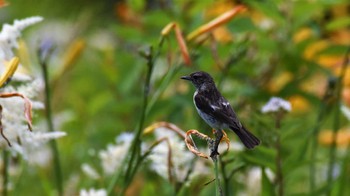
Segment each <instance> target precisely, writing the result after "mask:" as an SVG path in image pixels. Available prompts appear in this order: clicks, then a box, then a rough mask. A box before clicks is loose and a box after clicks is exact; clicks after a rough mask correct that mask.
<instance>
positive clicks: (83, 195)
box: [79, 189, 107, 196]
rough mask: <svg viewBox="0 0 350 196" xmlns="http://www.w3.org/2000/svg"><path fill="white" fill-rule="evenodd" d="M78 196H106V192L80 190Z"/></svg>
mask: <svg viewBox="0 0 350 196" xmlns="http://www.w3.org/2000/svg"><path fill="white" fill-rule="evenodd" d="M79 195H80V196H107V191H106V190H105V189H97V190H95V189H89V190H86V189H82V190H80V193H79Z"/></svg>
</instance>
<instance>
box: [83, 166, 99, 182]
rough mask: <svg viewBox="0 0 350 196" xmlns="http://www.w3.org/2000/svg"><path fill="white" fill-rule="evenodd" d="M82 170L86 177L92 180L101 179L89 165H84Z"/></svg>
mask: <svg viewBox="0 0 350 196" xmlns="http://www.w3.org/2000/svg"><path fill="white" fill-rule="evenodd" d="M81 170H82V171H83V172H84V174H85V175H86V176H88V177H90V178H91V179H94V180H96V179H99V178H100V175H99V174H98V173H97V171H96V170H95V169H94V168H93V167H91V165H89V164H87V163H83V165H81Z"/></svg>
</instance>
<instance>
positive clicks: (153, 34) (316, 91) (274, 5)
mask: <svg viewBox="0 0 350 196" xmlns="http://www.w3.org/2000/svg"><path fill="white" fill-rule="evenodd" d="M7 2H8V5H7V6H5V7H2V8H0V22H1V24H4V23H8V24H12V23H13V20H15V19H23V18H26V17H30V16H42V17H43V18H44V21H42V22H40V23H38V24H35V25H33V26H31V27H29V28H28V29H26V30H24V31H23V32H22V37H21V41H23V42H24V44H25V46H24V47H25V48H26V51H27V56H26V55H24V54H25V53H23V52H22V53H21V52H20V51H23V50H21V49H18V50H15V51H16V52H15V53H16V54H17V55H18V56H19V57H20V59H21V62H22V64H23V66H25V67H27V69H28V70H30V73H31V74H32V75H33V77H41V75H40V66H39V65H38V59H37V58H36V52H37V51H38V48H39V47H40V43H41V42H43V41H45V40H50V41H52V42H53V43H54V47H55V50H54V52H53V54H52V56H51V58H50V59H49V61H48V67H49V74H50V81H51V89H52V107H53V111H54V116H55V117H57V116H58V117H59V116H61V115H68V117H67V118H68V119H67V120H66V121H65V122H64V123H63V124H60V130H62V131H65V132H66V133H67V136H65V137H63V138H60V139H58V140H57V142H58V149H59V153H60V157H61V164H62V172H63V173H62V174H63V180H64V189H65V190H66V189H68V188H67V187H68V186H69V184H70V183H73V182H72V181H74V178H75V177H76V181H75V183H76V184H75V185H72V186H74V187H73V188H72V189H73V190H74V191H73V193H74V194H78V193H79V190H81V189H83V188H85V189H88V188H90V187H91V188H96V189H98V188H102V189H106V188H107V186H108V185H109V184H110V181H111V178H112V177H111V175H106V174H103V169H102V167H101V163H100V162H101V160H100V158H99V151H101V150H103V149H106V148H107V145H108V144H114V143H115V138H116V137H117V136H118V135H120V134H121V133H123V132H135V131H136V129H137V126H138V123H139V121H140V117H141V112H142V96H143V89H144V83H145V80H146V72H147V65H146V63H147V62H146V60H145V59H144V58H143V57H142V56H141V55H140V54H139V51H140V50H145V48H147V47H148V46H152V47H153V49H154V51H157V52H159V56H158V58H157V60H156V61H155V64H154V69H153V73H152V77H151V85H150V87H151V88H150V96H149V97H150V100H151V102H152V100H154V101H155V102H154V103H153V105H152V107H150V108H149V111H148V113H147V115H146V118H145V123H144V127H147V126H149V125H151V124H152V123H154V122H157V121H166V122H169V123H173V124H175V125H177V126H179V127H180V128H181V129H183V130H184V131H186V130H189V129H197V130H200V131H201V132H203V133H206V134H208V135H211V132H210V130H211V129H210V128H209V127H208V126H207V125H206V124H205V123H204V122H203V121H202V120H201V119H200V118H199V117H198V115H197V112H196V111H195V108H194V107H193V103H192V95H193V92H194V88H193V87H192V86H191V85H190V84H188V83H186V82H184V81H181V80H180V79H179V78H180V76H182V75H188V74H189V73H191V72H193V71H196V70H204V71H207V72H209V73H211V74H212V76H213V77H214V79H215V81H217V85H218V87H219V88H220V89H221V91H222V94H223V95H224V96H225V97H226V98H227V99H228V100H229V102H230V103H231V105H232V106H233V107H234V108H235V110H236V112H237V113H238V115H239V116H240V119H241V121H242V122H244V124H246V125H247V127H249V129H250V130H252V132H254V133H255V134H256V135H257V136H258V137H259V138H260V139H261V140H262V141H263V142H262V145H261V146H260V147H258V148H257V149H256V150H253V151H246V150H243V151H239V152H232V151H230V153H228V155H225V156H224V157H223V159H224V160H225V157H226V158H227V159H231V158H233V159H234V160H235V161H233V162H230V164H232V166H229V168H228V169H227V172H230V171H232V170H234V168H235V167H236V166H237V165H238V166H240V165H244V167H242V168H238V170H237V171H235V172H236V173H235V175H233V178H231V179H230V181H229V187H230V188H229V193H227V195H275V194H276V195H279V194H278V191H277V190H274V189H275V185H276V183H277V182H275V180H274V179H273V178H272V179H271V178H268V177H267V176H266V173H265V172H262V174H261V175H259V177H260V178H258V179H260V181H258V182H259V183H261V186H260V185H259V186H258V188H257V189H258V190H256V192H254V193H253V192H251V190H249V189H250V188H249V187H251V186H249V185H248V184H247V183H248V182H246V181H244V180H242V179H245V178H247V176H248V173H249V171H250V170H251V169H252V168H255V167H257V168H260V169H262V171H266V170H265V169H267V168H269V169H271V170H272V173H276V166H275V164H276V156H277V155H276V153H277V152H278V151H279V150H280V152H281V153H282V154H281V156H282V157H280V158H281V160H282V171H283V174H284V192H285V195H323V194H330V195H349V194H350V189H349V188H348V185H349V183H350V178H349V174H350V165H349V163H350V162H347V160H349V150H348V149H349V147H348V146H349V145H348V144H349V141H350V130H349V129H348V126H349V123H348V122H349V120H348V119H347V118H346V116H344V115H343V114H341V115H340V116H339V118H334V116H335V115H336V114H335V113H336V112H337V111H338V110H339V106H340V104H339V105H338V104H337V103H341V105H344V106H345V107H347V106H349V104H350V94H349V92H350V91H349V90H350V77H348V76H347V75H345V77H344V78H343V81H342V82H343V83H342V84H343V87H342V89H341V90H342V92H341V94H340V97H339V96H337V95H336V93H333V94H332V93H331V97H333V98H334V99H335V100H338V101H339V102H337V101H335V102H336V103H328V102H326V101H325V99H324V98H323V97H324V93H325V91H326V90H327V83H328V80H329V79H330V78H333V77H337V76H339V73H340V70H341V67H342V66H343V64H344V59H345V55H346V50H347V48H348V47H349V44H350V32H349V26H350V18H349V17H350V11H349V10H350V5H349V3H348V2H347V1H345V0H333V1H325V0H315V1H311V0H309V1H308V0H305V1H280V0H269V1H223V0H220V1H209V0H204V1H191V0H190V1H182V0H179V1H173V0H161V1H157V0H150V1H141V0H131V1H113V0H107V1H91V0H84V1H83V0H79V1H67V0H62V1H53V0H46V1H43V0H42V1H39V0H36V1H35V0H26V1H17V0H8V1H7ZM238 4H243V5H245V6H246V7H247V11H246V12H244V13H242V14H239V15H238V16H237V17H234V18H233V19H232V20H230V21H228V22H226V23H225V24H223V25H221V26H220V27H218V28H216V29H213V31H211V33H207V34H206V35H205V36H202V37H203V38H201V39H202V40H201V41H198V40H194V41H191V42H190V41H188V42H187V45H188V49H189V54H190V56H191V59H192V65H190V66H186V65H185V64H184V63H183V59H182V57H181V53H180V49H179V45H178V42H177V39H176V38H175V33H174V32H173V31H171V32H170V33H169V34H168V35H167V36H166V38H165V39H166V41H165V43H164V45H163V47H162V48H159V45H158V44H159V40H160V39H161V34H160V32H161V30H162V29H163V28H164V27H165V26H166V25H167V24H168V23H170V22H177V24H178V26H179V27H180V28H181V31H182V33H183V35H184V37H186V35H188V34H189V33H190V32H192V31H193V30H195V29H196V28H198V27H199V26H201V25H203V24H206V23H208V22H209V21H210V20H212V19H213V18H215V17H217V16H219V15H221V14H223V13H224V12H226V11H228V10H230V9H233V8H234V7H235V6H237V5H238ZM347 55H348V54H347ZM347 57H348V56H347ZM65 65H66V66H65ZM346 69H347V68H346ZM157 93H160V94H159V98H154V97H155V96H156V95H157ZM272 96H278V97H282V98H284V99H286V100H288V101H289V102H290V103H291V104H292V111H291V112H290V113H286V114H285V115H284V116H283V119H282V125H281V127H280V128H279V129H278V128H276V127H275V116H274V115H269V114H264V113H262V112H261V111H260V110H261V107H262V106H263V105H264V104H265V103H266V102H267V101H268V100H269V99H270V97H272ZM38 99H39V100H43V96H40V97H39V98H38ZM323 106H324V107H323ZM324 108H326V109H324ZM322 111H323V112H324V113H322ZM320 113H322V114H320ZM44 115H45V114H44V112H43V111H35V112H34V116H35V119H34V124H35V123H36V122H39V121H40V120H41V119H43V118H44ZM320 116H321V117H320ZM318 121H321V123H320V124H318ZM335 122H337V123H339V125H340V128H341V129H340V131H338V133H339V134H342V135H340V136H339V137H340V138H343V139H344V138H345V139H344V140H345V142H343V143H342V142H338V140H337V141H336V142H335V143H337V142H338V145H337V146H336V147H335V146H333V149H335V150H334V151H332V150H330V149H331V148H332V141H333V140H332V137H330V136H329V137H327V136H323V137H321V136H320V139H319V134H320V135H322V133H323V132H327V131H328V130H329V131H330V130H333V129H334V124H335ZM318 126H319V127H318ZM317 127H318V128H317ZM316 129H319V130H320V133H317V134H314V130H316ZM34 131H35V130H34ZM229 138H230V139H231V140H233V141H236V140H237V139H236V137H235V136H234V134H231V133H229ZM276 138H280V142H281V147H280V149H277V147H276V145H275V142H276ZM153 139H154V138H153V137H142V141H144V142H145V143H147V141H152V140H153ZM311 141H313V142H317V143H320V145H321V147H319V148H318V151H317V153H316V159H312V158H311V157H312V155H311V153H310V148H312V147H310V145H309V144H310V142H311ZM222 145H224V144H222ZM200 146H203V147H205V145H204V144H201V145H200ZM330 153H333V154H334V155H335V166H336V170H337V171H338V173H337V174H334V176H335V177H334V179H332V180H331V182H329V181H327V175H326V173H327V172H326V171H327V167H328V166H329V161H330V160H329V157H330ZM277 154H278V153H277ZM17 159H20V158H18V157H17ZM201 161H204V162H206V164H210V160H201ZM23 162H24V163H23ZM23 162H22V165H21V168H22V170H21V171H20V172H19V174H16V175H12V176H11V177H10V181H11V182H12V186H13V188H12V190H11V191H10V192H9V194H10V195H27V193H28V192H30V193H31V194H33V195H48V194H49V195H50V194H56V192H55V191H53V190H54V189H55V185H54V180H53V178H52V175H54V174H53V172H52V165H51V164H50V165H48V166H46V167H38V166H31V165H28V164H26V163H25V161H23ZM311 162H316V163H315V164H316V165H317V172H318V173H317V175H318V180H319V182H317V183H316V188H315V190H314V191H313V192H311V190H310V188H309V186H310V175H309V166H310V164H311ZM83 163H88V164H89V165H91V166H92V167H93V168H95V169H96V171H97V172H98V173H99V174H101V176H100V177H99V178H98V179H92V178H89V177H88V176H87V175H86V174H84V172H83V171H82V169H81V167H82V164H83ZM146 163H147V162H144V163H142V165H141V166H140V169H139V170H138V172H137V174H136V176H135V177H134V179H133V183H131V185H130V186H129V189H128V191H127V192H126V194H127V195H154V194H159V195H173V194H175V191H174V185H173V184H172V183H171V182H169V181H168V179H164V178H162V177H161V176H159V175H157V173H155V172H154V171H152V170H150V169H149V168H148V167H147V166H146V165H147V164H146ZM235 164H236V165H235ZM320 168H323V169H324V172H323V171H321V169H320ZM322 172H323V173H324V175H323V174H322ZM319 176H321V177H319ZM212 178H214V173H211V174H208V175H205V178H203V179H201V178H196V179H194V180H193V181H191V183H190V185H189V186H185V187H182V189H181V190H180V191H179V192H178V193H176V194H179V195H213V194H214V190H215V189H214V188H215V187H214V183H211V184H209V185H208V186H203V184H204V183H206V182H208V181H210V179H212ZM277 184H278V183H277ZM329 190H331V191H329ZM225 191H226V190H225ZM116 192H118V188H116V191H115V192H113V193H116ZM66 194H68V195H69V194H71V193H67V192H66ZM112 195H113V194H112Z"/></svg>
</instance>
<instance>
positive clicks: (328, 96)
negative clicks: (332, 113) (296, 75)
mask: <svg viewBox="0 0 350 196" xmlns="http://www.w3.org/2000/svg"><path fill="white" fill-rule="evenodd" d="M335 86H336V80H335V79H334V77H331V78H329V79H328V86H327V90H326V92H325V94H324V96H323V99H322V102H321V104H320V108H319V112H318V115H317V119H316V124H315V127H314V129H313V130H312V132H311V138H310V140H309V141H310V145H311V149H310V150H311V151H310V166H309V171H310V193H311V194H312V195H313V194H314V192H315V189H316V162H317V161H316V154H317V151H318V141H317V138H318V134H319V131H320V128H321V124H322V122H323V121H324V118H325V114H326V111H327V110H329V109H331V106H332V100H334V97H335V89H336V88H335ZM305 149H306V148H305ZM303 154H305V153H303Z"/></svg>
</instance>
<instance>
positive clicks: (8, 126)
mask: <svg viewBox="0 0 350 196" xmlns="http://www.w3.org/2000/svg"><path fill="white" fill-rule="evenodd" d="M41 88H42V86H41V85H40V82H38V81H36V80H34V81H32V82H30V83H27V84H25V85H21V86H19V87H17V88H14V87H12V86H6V87H5V88H2V89H1V90H2V91H0V92H18V93H21V94H23V95H25V96H27V97H28V98H29V99H33V98H35V96H37V95H38V94H39V92H40V91H41V90H42V89H41ZM0 105H2V107H3V111H2V119H1V122H2V125H3V131H4V135H5V136H6V137H7V138H8V139H9V141H10V142H11V143H16V142H18V139H19V140H20V141H22V140H23V138H24V137H26V136H27V135H25V134H27V133H29V130H28V126H27V124H26V123H25V122H26V121H25V116H24V101H23V99H21V98H19V97H10V98H0ZM38 106H39V108H37V107H38ZM40 108H42V104H39V103H37V104H34V105H33V110H35V109H40ZM6 146H7V142H6V141H5V140H4V139H3V138H1V139H0V147H6Z"/></svg>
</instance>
